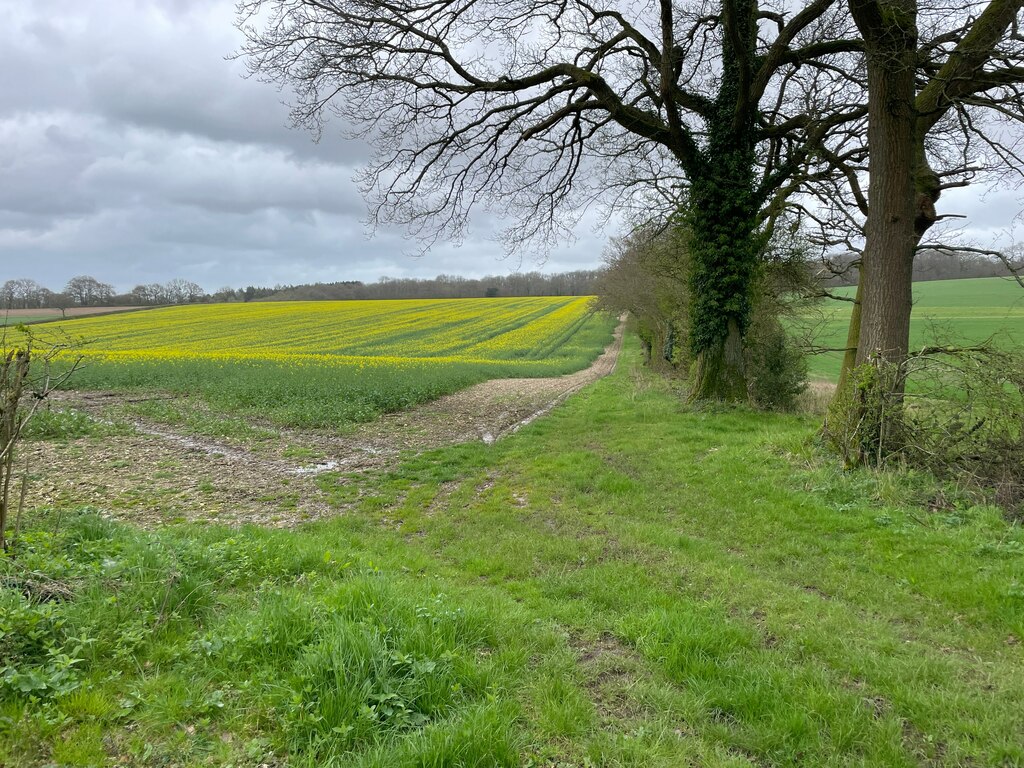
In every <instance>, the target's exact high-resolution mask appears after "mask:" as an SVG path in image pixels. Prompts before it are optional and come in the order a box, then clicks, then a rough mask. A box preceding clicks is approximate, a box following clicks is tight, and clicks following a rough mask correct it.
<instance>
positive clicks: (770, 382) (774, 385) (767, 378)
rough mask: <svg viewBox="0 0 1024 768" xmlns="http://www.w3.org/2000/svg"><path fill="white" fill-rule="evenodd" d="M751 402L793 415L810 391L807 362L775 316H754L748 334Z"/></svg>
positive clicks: (748, 370) (759, 314) (757, 314)
mask: <svg viewBox="0 0 1024 768" xmlns="http://www.w3.org/2000/svg"><path fill="white" fill-rule="evenodd" d="M747 375H748V380H749V391H750V400H751V402H753V403H754V404H755V405H757V406H758V407H760V408H766V409H769V410H780V411H791V410H793V409H794V408H795V407H796V400H797V398H798V397H799V396H800V395H801V394H802V393H803V392H804V390H806V389H807V359H806V357H805V356H804V354H803V353H802V352H801V351H800V350H799V349H798V348H797V346H796V345H795V344H794V343H793V340H792V339H791V338H790V337H789V334H787V333H786V330H785V328H783V327H782V323H780V322H779V320H778V318H777V317H775V316H774V315H770V314H767V313H761V312H755V313H754V317H753V319H752V321H751V324H750V329H749V330H748V331H747Z"/></svg>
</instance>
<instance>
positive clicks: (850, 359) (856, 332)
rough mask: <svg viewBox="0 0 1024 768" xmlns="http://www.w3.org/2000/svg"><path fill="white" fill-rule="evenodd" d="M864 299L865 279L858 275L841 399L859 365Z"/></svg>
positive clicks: (840, 375) (844, 364) (844, 363)
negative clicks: (861, 312)
mask: <svg viewBox="0 0 1024 768" xmlns="http://www.w3.org/2000/svg"><path fill="white" fill-rule="evenodd" d="M863 297H864V278H863V277H862V276H861V275H860V274H859V270H858V275H857V295H856V297H855V298H854V302H855V303H854V305H853V310H852V311H851V312H850V327H849V328H848V329H847V331H846V351H845V352H843V365H842V367H841V368H840V369H839V384H838V386H837V387H836V397H840V396H841V394H840V393H842V392H843V391H844V390H845V389H846V385H847V383H848V382H849V380H850V373H851V371H853V369H854V367H855V366H856V365H857V350H858V349H860V306H861V299H862V298H863Z"/></svg>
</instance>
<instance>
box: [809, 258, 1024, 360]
mask: <svg viewBox="0 0 1024 768" xmlns="http://www.w3.org/2000/svg"><path fill="white" fill-rule="evenodd" d="M833 292H834V293H836V294H837V295H841V296H850V297H852V296H853V295H854V293H855V292H856V290H855V289H854V288H837V289H835V290H834V291H833ZM849 319H850V306H849V304H848V303H847V302H839V301H827V302H825V303H824V304H823V305H822V306H821V307H820V308H819V309H818V310H816V311H815V312H813V313H810V314H809V315H808V316H807V317H806V318H804V319H803V320H802V321H801V323H799V325H801V326H804V324H807V325H809V326H811V327H814V328H816V329H817V331H818V335H817V343H818V345H820V346H822V347H842V346H843V345H844V344H845V343H846V331H847V326H848V324H849ZM989 338H991V339H993V340H994V341H995V342H996V343H997V344H1000V345H1004V346H1005V345H1015V346H1018V347H1019V346H1021V345H1022V344H1024V289H1022V288H1021V287H1020V286H1019V285H1017V283H1015V282H1014V281H1012V280H1004V279H1002V278H998V277H991V278H976V279H969V280H934V281H930V282H923V283H915V284H914V313H913V316H912V319H911V338H910V344H911V348H914V347H922V346H925V345H928V344H935V343H941V344H964V343H977V342H979V341H984V340H986V339H989ZM841 358H842V356H841V355H840V354H839V353H829V354H824V355H817V356H815V357H813V358H812V359H811V368H810V369H811V376H812V377H814V378H818V379H835V378H836V377H837V376H838V375H839V364H840V360H841Z"/></svg>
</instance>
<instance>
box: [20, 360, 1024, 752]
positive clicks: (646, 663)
mask: <svg viewBox="0 0 1024 768" xmlns="http://www.w3.org/2000/svg"><path fill="white" fill-rule="evenodd" d="M638 359H639V353H638V350H637V346H636V344H635V343H634V342H632V341H630V342H629V343H628V344H627V348H626V351H625V353H624V358H623V360H622V362H621V363H620V367H619V370H618V371H617V372H616V373H615V374H614V375H613V376H611V377H608V378H607V379H604V380H602V381H601V382H598V383H597V384H595V385H593V386H591V387H588V388H587V389H586V390H584V391H583V392H581V393H579V394H578V395H576V396H574V397H573V398H571V399H570V400H569V401H568V402H567V403H566V405H565V406H563V407H561V408H559V409H557V410H556V411H555V412H553V413H552V414H551V415H550V416H548V417H546V418H545V419H542V420H540V421H537V422H535V423H534V424H532V425H530V426H529V427H527V428H525V429H523V430H522V431H521V432H519V433H518V434H516V435H515V436H513V437H511V438H509V439H507V440H504V441H501V442H499V443H497V444H495V445H492V446H487V445H483V444H468V445H463V446H457V447H453V448H450V449H445V450H439V451H434V452H430V453H426V454H422V455H419V456H410V457H409V458H408V460H407V461H406V462H405V464H404V465H402V466H401V467H400V468H399V469H398V470H396V471H395V472H393V473H390V474H387V475H381V476H373V477H363V478H362V479H360V478H359V477H356V476H341V475H333V476H325V477H323V478H322V483H323V485H324V486H325V488H327V489H328V490H330V488H331V486H333V485H337V486H338V487H339V489H343V488H351V486H352V484H354V483H355V484H359V487H360V490H361V493H360V494H359V496H358V499H353V498H352V496H351V495H350V494H343V493H340V492H339V498H338V503H339V504H345V505H346V507H345V511H344V513H343V514H342V515H340V516H339V517H338V518H336V519H334V520H330V521H325V522H320V523H315V524H310V525H308V526H305V527H303V528H300V529H297V530H294V531H276V530H263V529H258V528H253V527H247V528H242V529H238V530H227V529H221V528H214V527H195V526H192V527H184V526H182V527H173V526H172V527H168V528H164V529H161V530H159V531H149V532H143V531H137V530H133V529H131V528H128V527H125V526H121V525H115V524H113V523H110V522H107V521H104V520H102V519H101V518H100V517H99V516H98V514H97V513H98V512H99V510H92V511H90V510H78V511H71V510H65V511H63V512H60V511H58V510H36V511H35V512H34V513H33V521H32V525H31V527H30V535H29V537H28V538H27V540H26V542H25V545H24V546H23V547H22V548H21V549H20V550H19V558H18V560H17V561H13V562H12V561H8V562H6V563H5V564H4V565H3V569H4V576H3V578H4V580H5V583H6V585H7V586H6V588H5V589H3V590H0V596H2V597H0V600H2V602H0V649H2V656H0V658H2V659H3V661H2V662H0V663H2V664H5V665H7V666H6V667H5V668H4V671H3V672H2V673H0V680H2V681H3V682H2V683H0V764H3V765H5V766H11V768H21V767H22V766H40V765H44V764H48V763H59V764H67V765H92V764H114V763H115V761H116V762H117V764H120V765H139V766H141V765H164V764H171V763H174V764H176V765H180V766H201V765H227V764H233V765H257V764H259V763H261V762H267V763H271V764H288V765H296V766H313V765H318V766H320V765H324V766H382V767H383V766H407V765H408V766H506V765H507V766H563V765H565V766H585V765H595V766H645V767H646V766H687V765H690V766H752V765H757V766H766V765H773V766H785V765H805V766H913V765H923V764H928V765H949V766H966V765H978V766H982V765H983V766H997V765H1010V766H1014V765H1024V739H1022V734H1024V531H1022V530H1021V528H1020V527H1019V526H1016V525H1011V524H1008V523H1007V522H1006V521H1005V520H1004V519H1003V518H1002V516H1001V514H1000V512H999V510H997V509H995V508H992V507H986V506H979V505H977V504H975V503H974V502H973V501H972V500H971V499H970V498H968V497H966V496H964V495H962V494H960V493H958V491H957V489H956V488H955V487H953V486H949V487H946V488H943V489H939V490H941V499H942V503H941V504H937V503H930V502H936V501H937V500H938V499H939V498H940V495H937V489H936V488H935V485H934V483H933V482H931V481H929V480H928V479H927V478H925V477H923V476H919V475H915V474H907V473H904V474H900V475H885V474H882V475H875V474H870V473H865V472H854V473H843V472H840V471H839V470H838V469H836V468H835V467H834V466H833V465H832V464H831V463H829V462H827V461H823V460H820V459H819V458H818V457H817V455H816V453H815V450H814V448H813V442H812V441H811V437H812V435H813V433H814V430H815V427H816V422H815V421H814V420H811V419H808V418H804V417H794V416H781V415H773V414H759V413H753V412H750V411H747V410H743V409H737V410H721V411H698V412H693V411H689V410H686V409H685V408H683V407H682V406H681V404H680V400H679V398H678V397H677V396H676V395H675V394H674V393H673V392H672V391H670V390H669V388H668V385H667V384H666V383H665V382H664V381H663V380H661V379H658V378H655V377H653V376H652V375H649V374H648V373H647V372H646V371H643V370H642V369H641V368H640V367H639V364H638ZM58 514H63V519H62V520H61V521H60V522H58V519H57V516H58ZM40 574H47V575H48V577H49V578H52V579H57V580H59V583H60V584H61V585H64V586H66V587H67V589H68V590H69V593H70V594H69V595H65V593H63V592H61V593H60V594H58V595H57V596H56V597H51V598H50V599H47V600H44V599H42V598H43V596H45V595H46V594H47V592H46V589H47V585H48V584H49V582H48V581H47V580H46V579H45V578H42V577H41V576H40ZM29 581H32V582H33V584H29V583H28V582H29ZM25 592H28V594H30V595H33V594H34V595H36V596H37V597H36V599H35V600H32V599H29V598H27V597H26V596H25ZM75 659H77V660H78V661H73V663H72V661H71V660H75ZM10 670H13V672H12V671H10ZM22 689H27V690H22Z"/></svg>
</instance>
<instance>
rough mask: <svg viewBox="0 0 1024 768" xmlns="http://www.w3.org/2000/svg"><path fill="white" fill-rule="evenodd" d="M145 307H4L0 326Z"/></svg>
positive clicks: (112, 312) (132, 310) (138, 309)
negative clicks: (64, 308) (61, 308)
mask: <svg viewBox="0 0 1024 768" xmlns="http://www.w3.org/2000/svg"><path fill="white" fill-rule="evenodd" d="M141 309H145V307H69V308H67V309H66V310H64V311H61V310H59V309H52V308H45V309H5V310H3V311H2V313H0V326H4V325H18V324H19V323H41V322H46V321H51V320H62V319H64V318H65V317H86V316H89V315H109V314H114V313H117V312H138V311H140V310H141Z"/></svg>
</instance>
